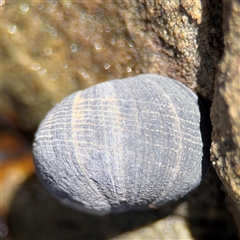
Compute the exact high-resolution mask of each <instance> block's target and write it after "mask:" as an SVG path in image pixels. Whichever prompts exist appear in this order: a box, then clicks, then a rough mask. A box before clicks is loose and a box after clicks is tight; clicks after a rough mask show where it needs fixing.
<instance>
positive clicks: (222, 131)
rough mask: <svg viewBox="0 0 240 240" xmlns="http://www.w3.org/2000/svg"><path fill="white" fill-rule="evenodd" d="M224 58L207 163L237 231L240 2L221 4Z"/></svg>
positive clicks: (239, 218)
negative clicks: (232, 205)
mask: <svg viewBox="0 0 240 240" xmlns="http://www.w3.org/2000/svg"><path fill="white" fill-rule="evenodd" d="M223 16H224V25H223V28H224V43H225V49H224V56H223V59H222V60H221V62H220V66H219V71H218V74H217V78H216V83H215V94H214V99H213V106H212V110H211V120H212V124H213V133H212V141H213V142H212V148H211V150H212V154H211V160H212V163H213V166H214V167H215V169H216V172H217V174H218V175H219V177H220V179H221V180H222V182H223V184H224V186H225V188H226V190H227V192H228V193H229V195H230V197H231V198H232V199H233V201H234V202H235V204H236V209H238V211H237V212H236V211H235V214H236V223H237V224H238V226H239V230H240V211H239V210H240V47H239V39H240V21H239V20H240V17H239V16H240V2H239V1H231V2H229V1H224V15H223Z"/></svg>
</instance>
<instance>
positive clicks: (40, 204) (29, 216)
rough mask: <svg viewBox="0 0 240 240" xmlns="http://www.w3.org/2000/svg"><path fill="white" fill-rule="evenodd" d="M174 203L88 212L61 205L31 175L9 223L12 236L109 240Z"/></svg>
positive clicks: (143, 223)
mask: <svg viewBox="0 0 240 240" xmlns="http://www.w3.org/2000/svg"><path fill="white" fill-rule="evenodd" d="M176 206H177V203H174V204H168V205H164V206H163V207H162V208H161V209H159V210H152V211H142V212H128V213H122V214H109V215H106V216H93V215H88V214H84V213H80V212H78V211H75V210H72V209H70V208H68V207H66V206H63V205H62V204H60V203H59V202H58V201H57V200H55V199H54V198H53V197H52V196H51V195H50V194H49V193H48V192H47V191H46V190H45V189H44V188H43V186H42V185H41V184H40V183H39V181H38V180H37V178H36V176H35V175H34V176H32V177H31V178H29V179H28V180H27V181H26V182H25V183H24V184H23V185H22V186H21V189H19V191H18V192H17V193H16V195H15V196H14V199H13V201H12V204H11V208H10V212H9V215H8V226H9V228H10V232H11V235H12V236H13V238H14V239H48V240H51V239H59V240H65V239H66V240H68V239H88V240H91V239H110V238H112V237H114V236H117V235H119V234H122V233H124V232H127V231H132V230H135V229H137V228H140V227H143V226H147V225H149V224H151V223H153V222H155V221H157V220H159V219H162V218H164V217H166V216H167V215H169V214H171V213H172V211H173V209H174V208H175V207H176Z"/></svg>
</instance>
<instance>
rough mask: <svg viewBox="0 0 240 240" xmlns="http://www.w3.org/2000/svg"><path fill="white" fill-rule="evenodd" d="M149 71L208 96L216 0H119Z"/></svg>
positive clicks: (217, 33)
mask: <svg viewBox="0 0 240 240" xmlns="http://www.w3.org/2000/svg"><path fill="white" fill-rule="evenodd" d="M118 4H119V9H120V13H121V16H122V17H123V19H124V20H125V24H126V27H127V29H128V32H129V34H130V36H131V37H132V39H133V41H134V43H135V44H136V47H137V49H139V50H140V51H139V55H140V57H141V59H142V61H144V62H146V63H148V66H149V68H148V71H150V72H157V73H160V74H161V75H167V76H170V77H172V78H174V79H177V80H180V81H182V82H183V83H185V85H187V86H188V87H190V88H191V89H193V90H196V88H197V92H198V93H199V94H200V95H202V96H204V97H205V98H208V99H211V98H212V93H213V83H214V78H215V74H216V71H217V64H218V61H219V59H220V57H221V54H222V29H221V27H219V26H221V21H222V4H221V2H220V1H215V0H214V1H205V0H204V1H200V0H197V1H188V0H184V1H169V0H164V1H162V0H161V1H152V0H139V1H118Z"/></svg>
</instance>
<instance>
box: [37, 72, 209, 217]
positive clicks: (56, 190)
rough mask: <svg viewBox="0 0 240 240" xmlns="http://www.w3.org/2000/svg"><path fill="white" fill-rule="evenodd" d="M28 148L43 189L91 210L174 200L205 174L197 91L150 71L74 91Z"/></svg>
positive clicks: (143, 206) (125, 208) (144, 206)
mask: <svg viewBox="0 0 240 240" xmlns="http://www.w3.org/2000/svg"><path fill="white" fill-rule="evenodd" d="M33 146H34V149H33V152H34V159H35V166H36V169H37V173H38V175H39V178H40V180H41V181H42V182H43V184H44V185H45V186H46V188H47V189H48V190H49V191H50V192H51V193H52V194H53V195H54V196H56V197H57V198H58V199H60V201H62V202H63V203H65V204H67V205H70V206H71V207H73V208H76V209H79V210H81V211H84V212H89V213H93V214H100V215H101V214H102V215H104V214H107V213H111V212H113V213H115V212H124V211H129V210H136V209H137V210H138V209H147V208H153V207H159V206H161V205H162V204H164V203H167V202H169V201H175V200H178V199H179V198H182V197H183V196H185V195H186V194H187V193H188V192H189V191H191V190H192V189H194V188H195V187H197V186H198V185H199V184H200V182H201V179H202V175H203V172H204V171H203V165H204V164H203V141H202V137H201V132H200V111H199V106H198V98H197V96H196V95H195V93H193V92H192V91H191V90H190V89H188V88H187V87H185V86H184V85H183V84H181V83H179V82H177V81H175V80H173V79H171V78H168V77H163V76H159V75H153V74H145V75H139V76H136V77H130V78H126V79H122V80H113V81H109V82H105V83H101V84H98V85H95V86H92V87H90V88H87V89H85V90H83V91H78V92H75V93H73V94H71V95H70V96H68V97H67V98H65V99H64V100H62V101H61V102H60V103H59V104H58V105H56V106H55V107H54V108H53V109H52V110H51V111H50V112H49V113H48V114H47V116H46V118H45V119H44V120H43V122H42V123H41V124H40V126H39V129H38V131H37V133H36V136H35V142H34V145H33Z"/></svg>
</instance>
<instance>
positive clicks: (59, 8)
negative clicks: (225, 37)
mask: <svg viewBox="0 0 240 240" xmlns="http://www.w3.org/2000/svg"><path fill="white" fill-rule="evenodd" d="M3 3H4V4H3V5H2V7H1V8H2V13H3V21H2V24H1V29H2V39H3V41H2V44H3V58H4V62H3V74H2V78H3V82H2V89H3V91H2V93H1V97H2V99H3V105H2V109H3V112H4V114H5V115H7V116H8V117H10V118H11V119H13V120H14V121H15V122H16V124H17V125H18V126H19V127H20V128H21V129H25V130H35V129H36V127H37V125H38V123H39V122H40V120H41V119H42V118H43V117H44V115H45V114H46V112H47V111H48V110H49V109H50V108H52V107H53V106H54V105H55V104H56V103H57V102H59V101H60V100H61V99H62V98H64V97H65V96H67V95H68V94H69V93H71V92H73V91H76V90H79V89H83V88H85V87H88V86H90V85H93V84H96V83H98V82H102V81H106V80H110V79H114V78H123V77H127V76H132V75H136V74H140V73H147V72H148V73H158V74H161V75H165V76H169V77H172V78H174V79H177V80H179V81H181V82H183V83H184V84H185V85H187V86H188V87H190V88H191V89H193V90H197V92H198V93H200V94H201V95H202V96H204V97H206V98H208V99H211V98H212V93H213V82H214V76H215V73H216V70H217V64H218V61H219V59H220V57H221V53H222V28H221V27H219V26H221V21H222V5H221V2H220V1H218V0H213V1H209V2H208V1H206V0H204V1H200V0H196V1H188V0H185V1H167V0H165V1H162V0H161V1H150V0H144V1H142V0H141V1H140V0H139V1H137V0H133V1H111V2H108V1H107V2H104V1H101V0H97V1H94V2H91V3H89V2H85V1H81V2H71V1H68V2H66V1H62V2H61V1H60V2H55V1H47V2H36V1H33V2H28V3H24V2H8V1H6V2H5V1H3ZM16 82H17V84H16Z"/></svg>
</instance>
